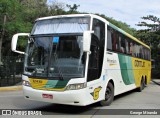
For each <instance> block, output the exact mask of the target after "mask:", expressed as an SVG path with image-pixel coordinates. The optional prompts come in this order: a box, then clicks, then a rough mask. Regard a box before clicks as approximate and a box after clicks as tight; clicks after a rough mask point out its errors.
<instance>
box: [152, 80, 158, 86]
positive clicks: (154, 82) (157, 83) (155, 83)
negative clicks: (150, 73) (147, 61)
mask: <svg viewBox="0 0 160 118" xmlns="http://www.w3.org/2000/svg"><path fill="white" fill-rule="evenodd" d="M152 82H153V83H155V84H157V85H159V86H160V83H159V82H156V81H155V80H152Z"/></svg>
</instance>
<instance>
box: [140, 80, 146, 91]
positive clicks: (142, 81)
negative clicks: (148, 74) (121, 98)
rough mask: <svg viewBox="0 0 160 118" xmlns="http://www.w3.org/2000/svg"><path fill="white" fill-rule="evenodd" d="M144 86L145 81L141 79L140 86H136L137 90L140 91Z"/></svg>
mask: <svg viewBox="0 0 160 118" xmlns="http://www.w3.org/2000/svg"><path fill="white" fill-rule="evenodd" d="M144 87H145V82H144V79H142V80H141V85H140V87H138V92H142V90H143V89H144Z"/></svg>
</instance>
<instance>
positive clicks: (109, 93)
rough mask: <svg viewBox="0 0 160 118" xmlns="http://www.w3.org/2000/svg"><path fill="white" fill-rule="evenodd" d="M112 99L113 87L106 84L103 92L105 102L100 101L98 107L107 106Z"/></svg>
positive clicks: (110, 84)
mask: <svg viewBox="0 0 160 118" xmlns="http://www.w3.org/2000/svg"><path fill="white" fill-rule="evenodd" d="M113 99H114V87H113V85H112V83H108V85H107V88H106V91H105V100H102V101H100V105H102V106H109V105H110V104H111V103H112V101H113Z"/></svg>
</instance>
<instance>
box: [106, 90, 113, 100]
mask: <svg viewBox="0 0 160 118" xmlns="http://www.w3.org/2000/svg"><path fill="white" fill-rule="evenodd" d="M111 95H112V91H111V89H110V88H107V89H106V93H105V100H108V99H109V98H111Z"/></svg>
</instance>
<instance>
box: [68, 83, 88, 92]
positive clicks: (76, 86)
mask: <svg viewBox="0 0 160 118" xmlns="http://www.w3.org/2000/svg"><path fill="white" fill-rule="evenodd" d="M86 87H87V83H79V84H69V85H68V86H67V88H66V90H78V89H83V88H86Z"/></svg>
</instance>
